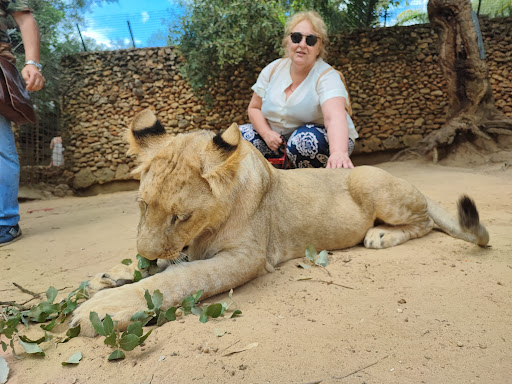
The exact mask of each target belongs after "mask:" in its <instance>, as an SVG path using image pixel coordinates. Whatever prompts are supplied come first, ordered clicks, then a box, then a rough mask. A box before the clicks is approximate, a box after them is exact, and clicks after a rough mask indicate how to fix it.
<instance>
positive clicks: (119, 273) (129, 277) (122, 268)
mask: <svg viewBox="0 0 512 384" xmlns="http://www.w3.org/2000/svg"><path fill="white" fill-rule="evenodd" d="M135 270H136V269H135V267H133V266H132V265H124V264H120V265H116V266H115V267H114V268H112V269H111V270H110V271H108V272H103V273H98V274H97V275H96V276H94V277H93V278H92V279H91V280H89V283H87V290H88V292H89V295H90V296H93V295H94V294H96V292H98V291H101V290H103V289H107V288H115V287H120V286H122V285H125V284H129V283H132V282H133V274H134V272H135ZM141 275H142V277H147V275H148V272H147V270H142V271H141Z"/></svg>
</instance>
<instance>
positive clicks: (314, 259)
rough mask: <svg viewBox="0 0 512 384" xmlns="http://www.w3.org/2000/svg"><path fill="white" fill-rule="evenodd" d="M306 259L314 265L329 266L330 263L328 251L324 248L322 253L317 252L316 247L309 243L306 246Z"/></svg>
mask: <svg viewBox="0 0 512 384" xmlns="http://www.w3.org/2000/svg"><path fill="white" fill-rule="evenodd" d="M306 259H308V260H309V261H310V262H311V263H313V264H314V265H319V266H321V267H327V265H329V256H328V253H327V251H326V250H325V249H324V250H323V251H321V252H320V253H317V252H316V249H315V247H313V246H312V245H308V246H307V247H306Z"/></svg>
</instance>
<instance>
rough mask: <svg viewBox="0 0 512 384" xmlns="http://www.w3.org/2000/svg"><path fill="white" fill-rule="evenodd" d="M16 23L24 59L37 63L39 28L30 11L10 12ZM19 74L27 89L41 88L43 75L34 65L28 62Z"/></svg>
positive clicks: (36, 89) (35, 89) (37, 89)
mask: <svg viewBox="0 0 512 384" xmlns="http://www.w3.org/2000/svg"><path fill="white" fill-rule="evenodd" d="M12 17H13V18H14V21H16V24H18V27H19V28H20V32H21V38H22V40H23V46H24V47H25V61H29V60H33V61H35V62H36V63H39V52H40V51H39V50H40V48H39V44H40V39H39V28H38V27H37V22H36V20H35V19H34V16H32V13H31V12H26V11H24V12H15V13H13V14H12ZM21 75H22V76H23V79H24V80H25V83H27V90H28V91H39V90H40V89H41V88H43V85H44V77H43V75H42V74H41V72H40V71H39V68H37V67H36V66H35V65H32V64H28V65H25V66H24V67H23V69H22V70H21Z"/></svg>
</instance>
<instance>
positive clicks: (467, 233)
mask: <svg viewBox="0 0 512 384" xmlns="http://www.w3.org/2000/svg"><path fill="white" fill-rule="evenodd" d="M427 202H428V213H429V215H430V217H432V219H433V220H434V223H436V225H437V226H438V227H439V228H441V230H443V231H444V232H446V233H447V234H449V235H450V236H452V237H456V238H458V239H462V240H465V241H468V242H470V243H475V244H478V245H480V246H484V245H486V244H487V243H488V242H489V233H488V232H487V229H485V227H484V226H483V225H482V224H480V218H479V215H478V211H477V209H476V205H475V202H474V201H473V200H472V199H471V198H469V197H468V196H467V195H462V196H461V197H460V199H459V201H458V202H457V211H458V220H456V219H455V218H454V217H452V216H451V215H450V214H449V213H447V212H446V211H445V210H444V209H443V208H442V207H440V206H439V205H438V204H437V203H435V202H433V201H432V200H430V199H428V198H427Z"/></svg>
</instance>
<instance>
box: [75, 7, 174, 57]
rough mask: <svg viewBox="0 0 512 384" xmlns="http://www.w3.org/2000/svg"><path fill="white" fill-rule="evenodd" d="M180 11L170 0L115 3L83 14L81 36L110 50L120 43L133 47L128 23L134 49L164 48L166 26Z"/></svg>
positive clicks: (166, 32)
mask: <svg viewBox="0 0 512 384" xmlns="http://www.w3.org/2000/svg"><path fill="white" fill-rule="evenodd" d="M181 13H182V10H181V8H180V7H179V6H178V5H177V4H176V3H175V2H174V1H173V0H159V1H141V0H119V1H118V2H117V3H111V4H104V5H102V6H97V5H95V6H93V7H92V8H91V11H90V12H88V13H86V14H85V21H86V26H85V27H81V28H80V30H81V32H82V35H83V36H87V37H90V38H93V39H94V40H96V41H97V42H98V43H100V44H103V45H105V46H107V47H109V48H112V47H115V46H116V45H119V44H118V43H119V42H121V43H122V44H125V45H126V46H127V47H132V40H131V35H130V29H129V27H128V21H129V23H130V27H131V29H132V33H133V37H134V41H135V45H136V47H137V48H141V47H148V46H161V45H165V41H166V38H167V34H168V22H169V21H170V20H177V19H178V18H179V16H180V15H181Z"/></svg>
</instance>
